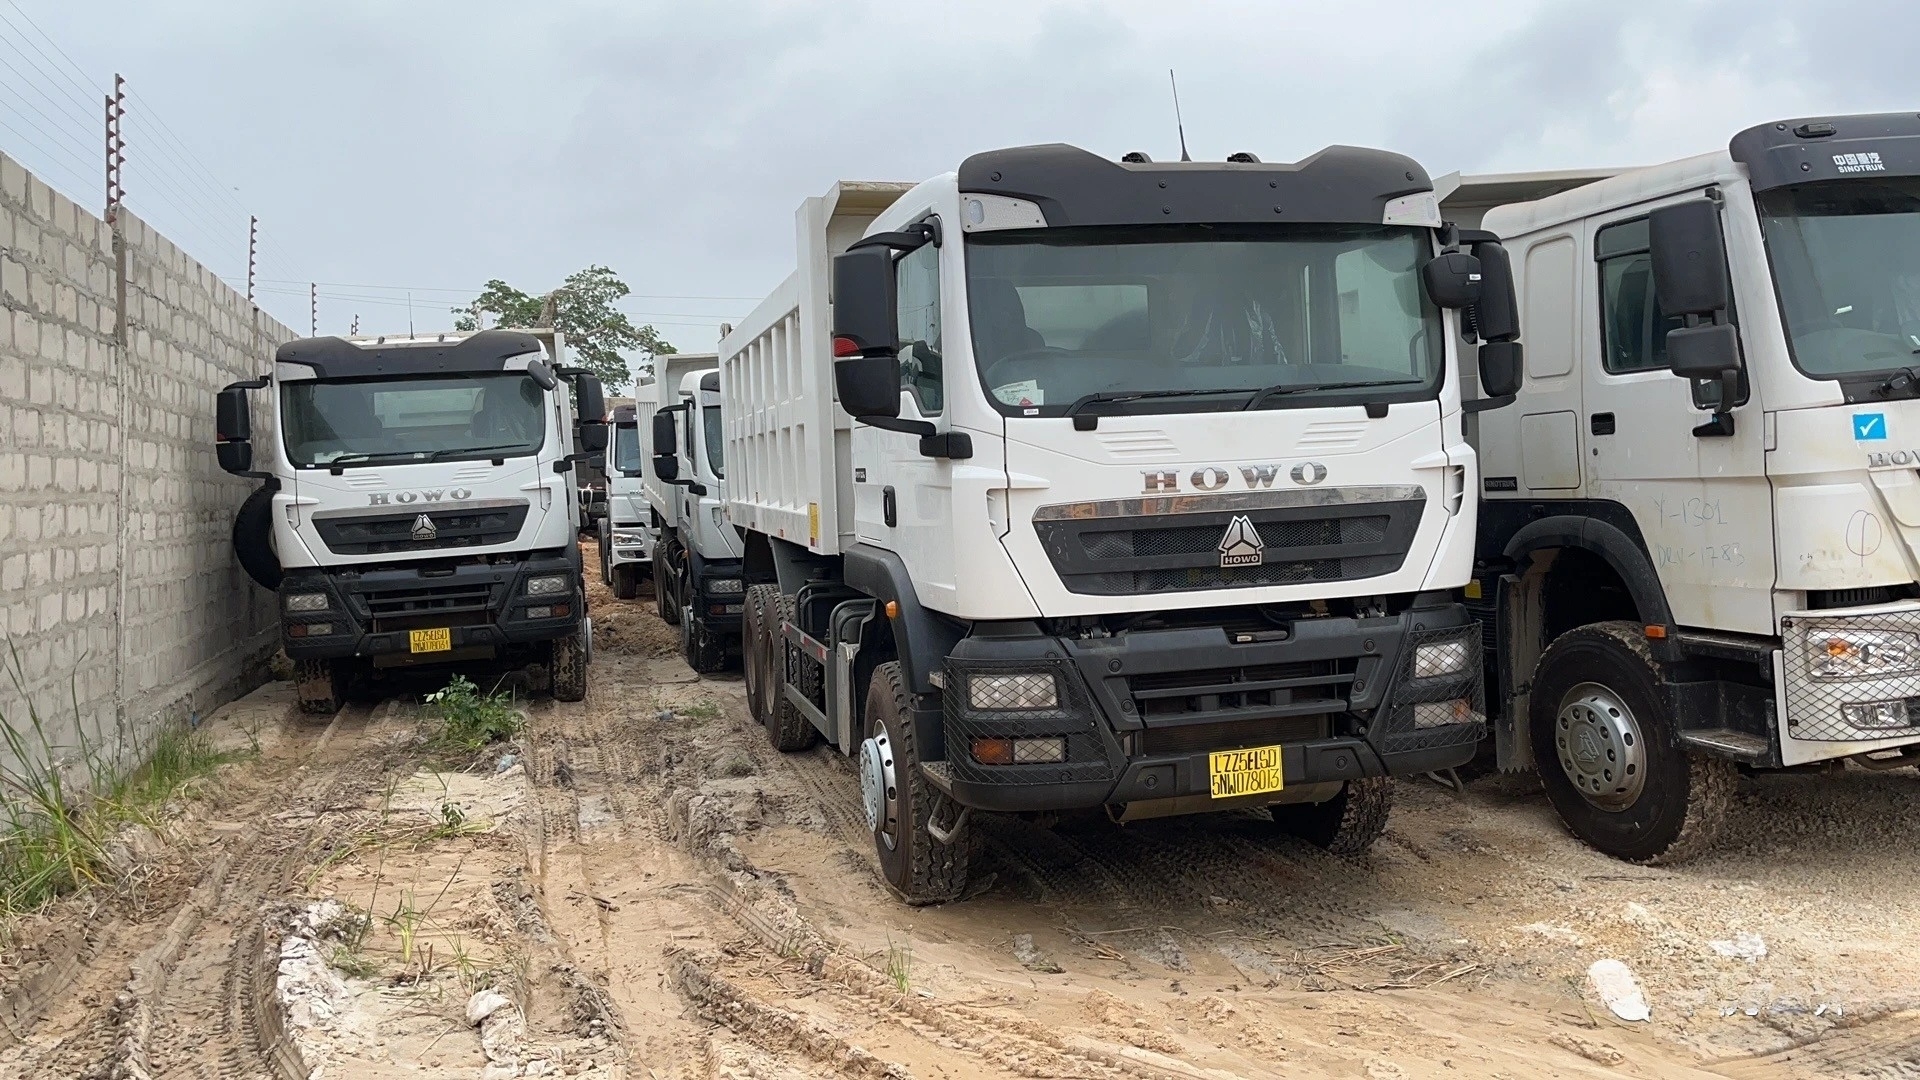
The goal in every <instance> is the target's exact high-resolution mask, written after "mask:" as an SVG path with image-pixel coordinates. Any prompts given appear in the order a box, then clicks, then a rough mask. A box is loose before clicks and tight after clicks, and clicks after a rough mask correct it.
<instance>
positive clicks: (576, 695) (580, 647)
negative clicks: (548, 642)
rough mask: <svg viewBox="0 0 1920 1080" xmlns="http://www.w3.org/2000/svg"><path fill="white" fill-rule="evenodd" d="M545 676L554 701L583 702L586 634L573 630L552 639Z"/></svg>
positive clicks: (584, 694) (585, 673)
mask: <svg viewBox="0 0 1920 1080" xmlns="http://www.w3.org/2000/svg"><path fill="white" fill-rule="evenodd" d="M547 674H548V676H549V677H550V679H551V680H552V683H553V697H554V700H556V701H583V700H585V699H586V696H587V633H586V631H585V630H584V629H583V630H575V631H574V632H573V633H571V634H568V635H567V636H566V637H563V638H554V639H553V658H552V659H551V660H550V661H549V662H548V666H547Z"/></svg>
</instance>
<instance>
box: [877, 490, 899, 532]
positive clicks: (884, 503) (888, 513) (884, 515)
mask: <svg viewBox="0 0 1920 1080" xmlns="http://www.w3.org/2000/svg"><path fill="white" fill-rule="evenodd" d="M880 518H881V520H883V521H885V522H886V523H887V528H889V529H891V528H893V527H894V526H896V525H898V524H900V503H899V500H897V499H895V498H894V497H893V485H892V484H888V485H887V486H886V487H883V488H881V489H880Z"/></svg>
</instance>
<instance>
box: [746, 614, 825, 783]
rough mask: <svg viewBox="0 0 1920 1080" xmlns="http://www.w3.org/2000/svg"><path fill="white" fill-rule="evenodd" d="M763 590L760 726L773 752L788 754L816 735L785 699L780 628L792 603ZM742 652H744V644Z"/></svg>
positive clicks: (784, 652)
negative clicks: (762, 707) (762, 710)
mask: <svg viewBox="0 0 1920 1080" xmlns="http://www.w3.org/2000/svg"><path fill="white" fill-rule="evenodd" d="M766 588H767V593H768V595H767V597H766V599H767V604H766V607H765V608H763V609H762V614H763V621H762V623H761V631H762V633H763V634H764V636H765V644H764V648H763V649H761V650H759V651H760V655H761V662H762V663H763V664H764V665H765V666H766V672H767V678H766V679H765V681H764V684H763V685H764V686H765V688H766V689H765V703H766V710H767V711H766V714H765V715H764V716H762V717H761V718H760V723H761V724H763V725H764V726H765V727H766V729H767V741H768V742H771V743H772V744H773V748H774V749H775V750H778V751H780V752H781V753H783V754H792V753H796V752H798V751H801V750H805V749H807V748H808V747H810V746H812V745H813V744H814V743H815V742H816V741H817V740H818V739H819V738H820V732H819V729H817V728H815V727H814V726H813V721H811V720H809V719H807V718H806V716H805V715H804V714H803V713H801V711H800V710H799V709H796V708H794V707H793V702H791V701H788V700H787V641H786V637H785V635H784V634H783V633H782V632H781V629H780V628H781V626H782V625H784V624H785V623H787V622H790V621H792V619H793V601H791V600H789V599H787V598H786V597H784V596H782V595H780V590H779V588H778V587H775V586H767V587H766ZM749 610H751V609H749ZM742 651H743V652H744V651H745V644H744V643H743V644H742Z"/></svg>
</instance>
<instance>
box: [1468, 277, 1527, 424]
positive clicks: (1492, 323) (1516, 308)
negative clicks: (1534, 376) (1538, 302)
mask: <svg viewBox="0 0 1920 1080" xmlns="http://www.w3.org/2000/svg"><path fill="white" fill-rule="evenodd" d="M1473 257H1474V258H1475V259H1477V260H1479V262H1480V298H1479V299H1478V300H1476V301H1475V302H1474V305H1473V325H1474V328H1475V329H1476V330H1478V331H1479V334H1480V339H1481V340H1482V341H1514V340H1517V339H1518V338H1519V337H1520V298H1519V296H1518V294H1517V292H1516V291H1515V289H1514V284H1513V260H1512V259H1510V258H1508V256H1507V249H1506V248H1504V247H1502V246H1501V245H1499V244H1498V243H1495V242H1493V241H1487V242H1485V243H1480V244H1475V245H1473ZM1516 389H1518V387H1516Z"/></svg>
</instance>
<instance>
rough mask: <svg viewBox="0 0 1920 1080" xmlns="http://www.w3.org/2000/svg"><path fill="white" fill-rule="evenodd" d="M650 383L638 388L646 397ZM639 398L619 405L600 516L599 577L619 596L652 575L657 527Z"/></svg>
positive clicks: (624, 597)
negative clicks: (649, 494)
mask: <svg viewBox="0 0 1920 1080" xmlns="http://www.w3.org/2000/svg"><path fill="white" fill-rule="evenodd" d="M649 389H651V386H650V385H649V384H648V383H647V381H646V380H642V383H641V385H640V386H638V387H636V388H635V393H636V395H644V394H645V392H646V391H647V390H649ZM639 409H640V401H639V398H638V397H636V400H635V404H632V405H616V406H614V408H613V417H612V420H611V427H612V429H613V435H612V439H611V443H612V445H611V447H610V448H609V453H608V456H607V515H606V517H604V518H602V519H601V520H600V581H601V583H602V584H604V585H606V586H607V588H609V589H611V590H613V595H614V596H615V597H617V598H619V599H621V600H631V599H633V598H634V597H635V596H638V595H639V593H640V582H641V581H642V580H644V579H646V578H647V577H650V576H651V575H652V573H653V545H654V541H655V540H656V539H657V538H658V536H659V530H658V529H656V528H654V525H653V511H652V508H651V507H650V506H649V505H648V504H647V494H646V492H645V490H643V488H642V481H643V477H644V476H645V475H646V473H645V459H644V458H642V457H641V456H640V424H639V422H638V420H637V419H636V417H637V416H638V415H639ZM647 411H648V412H649V413H651V412H652V409H651V408H649V409H648V410H647Z"/></svg>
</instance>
